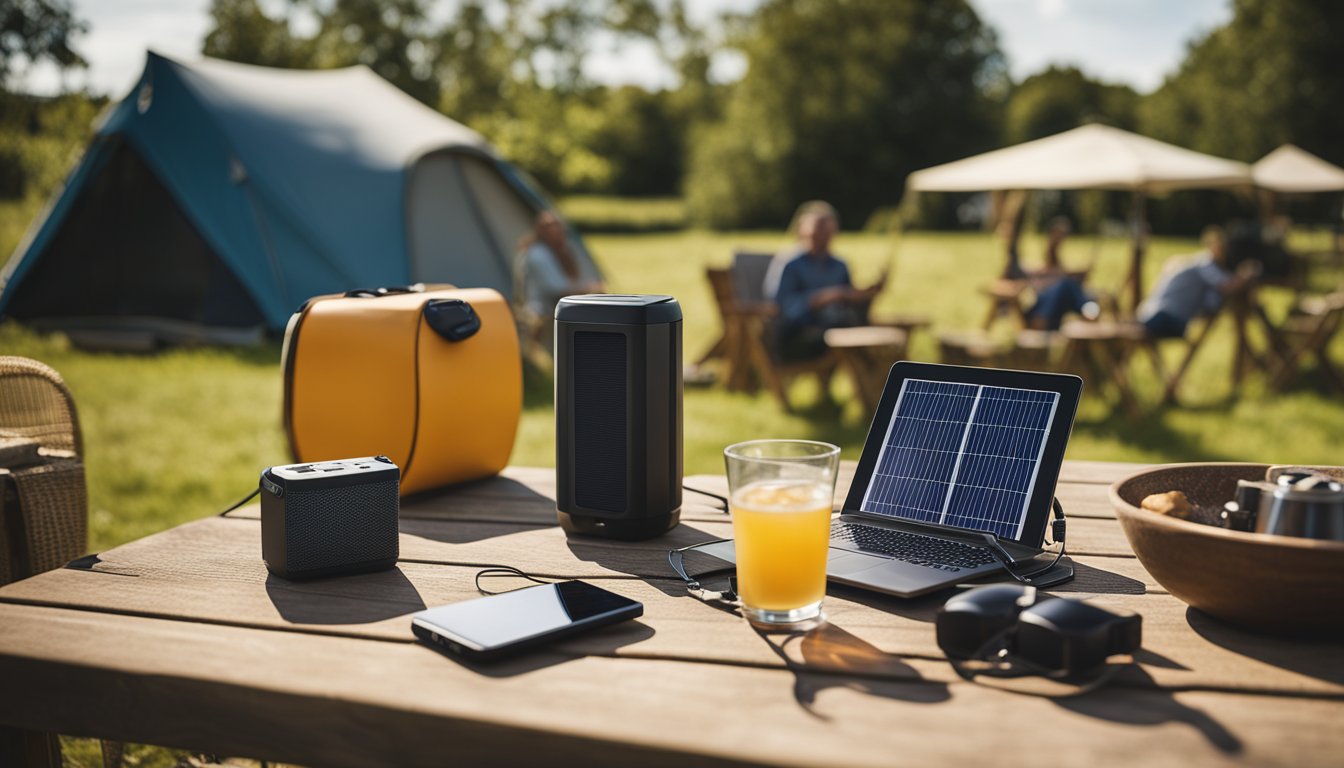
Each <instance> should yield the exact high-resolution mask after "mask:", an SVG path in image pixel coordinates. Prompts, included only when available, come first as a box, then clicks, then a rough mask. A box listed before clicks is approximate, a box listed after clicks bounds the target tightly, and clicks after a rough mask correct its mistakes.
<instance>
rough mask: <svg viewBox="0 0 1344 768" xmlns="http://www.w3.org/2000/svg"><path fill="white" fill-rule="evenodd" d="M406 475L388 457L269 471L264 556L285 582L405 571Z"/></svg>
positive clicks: (264, 482)
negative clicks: (399, 567)
mask: <svg viewBox="0 0 1344 768" xmlns="http://www.w3.org/2000/svg"><path fill="white" fill-rule="evenodd" d="M400 485H401V471H400V470H399V469H397V465H396V464H393V463H392V460H391V459H389V458H387V457H386V456H370V457H368V458H364V459H343V460H341V461H321V462H315V463H312V464H290V465H288V466H283V467H269V468H267V469H266V471H265V472H262V473H261V556H262V559H263V560H265V561H266V568H267V569H268V570H270V572H271V573H273V574H275V575H276V576H279V577H281V578H283V579H291V580H295V581H297V580H300V579H313V578H317V577H319V576H338V575H343V574H349V573H366V572H368V571H379V570H383V569H385V568H391V567H392V566H394V565H396V564H397V555H398V551H399V549H400V547H399V544H398V539H397V535H398V532H399V521H398V513H399V511H400V503H401V492H400Z"/></svg>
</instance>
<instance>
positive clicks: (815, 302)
mask: <svg viewBox="0 0 1344 768" xmlns="http://www.w3.org/2000/svg"><path fill="white" fill-rule="evenodd" d="M796 221H797V231H798V241H799V245H798V247H797V248H796V249H795V250H793V251H790V252H788V253H786V254H781V255H780V256H779V257H777V258H776V259H775V260H774V262H772V263H771V265H770V271H769V272H768V273H767V274H766V278H765V292H766V295H767V296H770V297H771V298H772V299H773V300H774V302H775V306H776V307H778V309H779V318H778V324H777V330H778V339H777V341H778V349H779V355H780V358H781V359H784V360H808V359H811V358H815V357H820V356H821V355H823V354H825V352H826V341H825V339H824V336H825V333H826V331H827V330H828V329H830V328H843V327H848V326H855V325H863V324H864V323H866V322H867V315H868V306H869V305H870V304H871V303H872V301H873V298H874V297H876V296H877V294H878V293H879V292H880V291H881V290H882V288H883V286H884V285H885V283H886V279H887V278H886V275H885V274H884V275H883V276H882V278H881V279H880V280H879V281H878V282H877V283H876V284H875V285H872V286H870V287H868V288H862V289H860V288H855V287H854V283H853V282H852V281H851V280H850V277H849V267H848V266H847V265H846V264H845V262H844V261H842V260H841V259H839V258H838V257H836V256H835V255H834V254H832V253H831V239H832V238H833V237H834V236H835V232H836V230H837V229H838V228H839V217H838V216H837V214H836V212H835V208H833V207H831V205H830V204H829V203H825V202H822V201H820V200H814V201H812V202H809V203H804V204H803V205H802V207H800V208H799V209H798V215H797V218H796Z"/></svg>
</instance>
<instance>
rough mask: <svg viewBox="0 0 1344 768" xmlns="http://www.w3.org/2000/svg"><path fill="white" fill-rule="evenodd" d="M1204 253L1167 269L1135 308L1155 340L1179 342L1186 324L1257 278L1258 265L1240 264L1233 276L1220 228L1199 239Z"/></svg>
mask: <svg viewBox="0 0 1344 768" xmlns="http://www.w3.org/2000/svg"><path fill="white" fill-rule="evenodd" d="M1200 239H1201V240H1202V241H1203V242H1204V249H1205V250H1204V251H1203V252H1201V253H1199V254H1196V255H1195V257H1194V258H1193V259H1189V260H1187V261H1185V262H1184V263H1173V264H1170V265H1168V266H1167V268H1166V270H1165V271H1163V273H1162V276H1161V277H1160V278H1158V281H1157V285H1155V286H1153V290H1152V293H1150V294H1149V295H1148V298H1147V299H1146V300H1144V302H1143V303H1142V304H1140V305H1139V309H1138V313H1137V314H1138V319H1139V322H1141V323H1143V325H1144V327H1145V328H1147V329H1148V333H1149V335H1151V336H1153V337H1155V338H1159V339H1161V338H1180V337H1182V336H1185V328H1186V326H1187V325H1189V324H1190V321H1191V320H1193V319H1195V318H1196V317H1198V316H1199V315H1202V314H1211V313H1213V312H1216V311H1217V310H1218V308H1219V307H1221V306H1222V305H1223V299H1225V298H1226V297H1228V296H1231V295H1232V294H1235V293H1237V292H1238V291H1240V290H1242V289H1243V288H1245V287H1246V285H1247V284H1248V283H1250V282H1251V281H1252V280H1254V279H1255V277H1256V275H1257V274H1259V266H1260V265H1259V262H1255V261H1247V262H1244V263H1243V264H1242V265H1241V266H1240V267H1239V268H1238V269H1237V271H1236V273H1235V274H1233V272H1232V269H1231V265H1230V264H1229V263H1228V258H1227V236H1226V235H1225V234H1224V233H1223V230H1222V228H1221V227H1207V228H1205V230H1204V234H1203V236H1202V237H1201V238H1200Z"/></svg>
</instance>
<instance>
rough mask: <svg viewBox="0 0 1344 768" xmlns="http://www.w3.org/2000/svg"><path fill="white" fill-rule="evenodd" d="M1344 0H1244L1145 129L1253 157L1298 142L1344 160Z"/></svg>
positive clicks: (1151, 106)
mask: <svg viewBox="0 0 1344 768" xmlns="http://www.w3.org/2000/svg"><path fill="white" fill-rule="evenodd" d="M1341 34H1344V3H1330V2H1319V1H1318V0H1235V2H1234V4H1233V17H1232V20H1231V21H1230V22H1228V23H1227V24H1226V25H1225V26H1223V27H1221V28H1218V29H1215V30H1213V31H1212V32H1210V33H1209V34H1208V35H1206V36H1205V37H1204V38H1203V39H1200V40H1197V41H1195V42H1194V43H1192V44H1191V46H1190V50H1189V53H1188V54H1187V56H1186V59H1185V61H1184V62H1183V63H1182V64H1181V67H1180V69H1179V70H1177V71H1176V73H1175V74H1173V75H1171V76H1170V77H1168V78H1167V80H1166V82H1165V83H1163V85H1162V87H1161V88H1159V89H1158V90H1157V91H1156V92H1155V93H1153V94H1152V95H1151V96H1150V97H1148V98H1147V99H1145V100H1144V102H1143V104H1142V106H1141V109H1140V117H1141V119H1140V125H1141V126H1142V128H1143V129H1144V132H1145V133H1149V134H1150V135H1153V136H1155V137H1157V138H1160V139H1164V140H1166V141H1173V142H1176V143H1179V144H1182V145H1183V146H1188V147H1191V148H1193V149H1197V150H1200V151H1202V152H1209V153H1212V154H1215V155H1221V156H1224V157H1231V158H1235V159H1238V160H1244V161H1247V162H1250V161H1254V160H1257V159H1259V158H1260V157H1262V156H1264V155H1265V154H1266V153H1267V152H1269V151H1270V150H1272V149H1274V148H1275V147H1277V146H1279V145H1280V144H1283V143H1285V142H1293V143H1295V144H1298V145H1300V146H1301V147H1303V148H1304V149H1306V150H1308V151H1310V152H1314V153H1316V154H1318V155H1320V156H1322V157H1324V158H1325V159H1327V160H1329V161H1331V162H1334V163H1344V134H1341V133H1340V130H1339V126H1340V125H1344V78H1341V77H1340V73H1341V72H1344V46H1341V45H1340V42H1339V40H1340V35H1341Z"/></svg>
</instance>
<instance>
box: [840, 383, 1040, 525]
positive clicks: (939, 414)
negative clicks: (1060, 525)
mask: <svg viewBox="0 0 1344 768" xmlns="http://www.w3.org/2000/svg"><path fill="white" fill-rule="evenodd" d="M1058 404H1059V393H1058V392H1046V391H1041V390H1035V389H1010V388H1006V387H990V386H982V385H978V384H961V383H954V382H944V381H926V380H923V379H906V380H905V381H904V382H903V383H902V385H901V391H900V394H899V395H898V396H897V399H896V407H895V408H894V409H893V411H892V416H891V422H890V423H889V424H888V425H887V434H886V437H885V438H884V439H883V442H882V449H881V451H880V452H879V453H878V456H877V468H876V469H875V470H874V472H873V478H872V482H870V483H869V484H868V490H867V491H866V492H865V493H864V497H863V503H862V505H861V506H860V509H862V510H863V511H865V512H875V513H878V514H884V515H891V516H893V517H901V518H906V519H912V520H919V521H922V522H928V523H940V524H944V525H952V526H957V527H959V528H970V529H974V530H980V531H987V532H989V533H993V534H995V535H997V536H1000V537H1003V538H1008V539H1019V538H1021V536H1022V527H1023V525H1025V523H1026V519H1027V506H1028V505H1029V504H1030V502H1031V496H1032V491H1033V488H1034V486H1035V484H1036V476H1037V474H1038V472H1039V469H1040V465H1041V456H1042V454H1043V453H1044V452H1045V442H1046V438H1047V436H1048V435H1049V431H1050V422H1051V421H1052V420H1053V419H1054V416H1055V409H1056V407H1057V406H1058Z"/></svg>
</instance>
